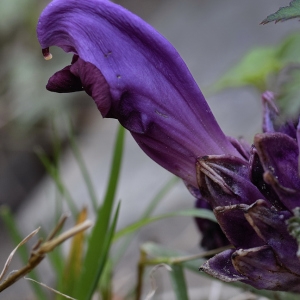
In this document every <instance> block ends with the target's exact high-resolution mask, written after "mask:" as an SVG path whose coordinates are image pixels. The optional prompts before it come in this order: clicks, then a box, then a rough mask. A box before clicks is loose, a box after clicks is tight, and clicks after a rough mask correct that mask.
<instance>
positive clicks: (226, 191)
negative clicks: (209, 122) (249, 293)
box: [197, 92, 300, 292]
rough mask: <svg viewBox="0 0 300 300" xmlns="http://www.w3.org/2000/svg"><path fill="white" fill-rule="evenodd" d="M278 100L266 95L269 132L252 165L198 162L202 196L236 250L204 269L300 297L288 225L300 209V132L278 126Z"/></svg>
mask: <svg viewBox="0 0 300 300" xmlns="http://www.w3.org/2000/svg"><path fill="white" fill-rule="evenodd" d="M273 98H274V95H273V94H272V93H271V92H266V93H264V94H263V102H264V122H263V128H264V133H262V134H257V135H256V136H255V138H254V145H253V146H252V149H251V151H250V152H249V159H248V162H245V161H243V160H241V159H239V158H236V157H232V156H228V155H209V156H207V157H203V158H199V160H198V162H197V165H198V167H197V170H198V171H197V172H198V184H199V189H200V192H201V194H202V196H203V197H204V198H205V199H206V200H207V201H208V202H209V203H210V205H211V206H212V207H213V209H214V213H215V215H216V217H217V220H218V223H219V224H220V226H221V228H222V230H223V232H224V233H225V235H226V237H227V238H228V240H229V241H230V243H231V244H232V245H233V246H234V249H231V250H226V251H224V252H222V253H220V254H218V255H216V256H215V257H213V258H211V259H210V260H208V261H207V262H206V263H205V264H204V265H203V266H202V267H201V269H202V270H203V271H205V272H207V273H209V274H211V275H213V276H214V277H216V278H219V279H221V280H224V281H228V282H234V281H242V282H244V283H247V284H250V285H252V286H254V287H256V288H258V289H270V290H281V291H290V292H300V261H299V258H298V257H297V250H298V245H297V242H296V240H295V239H294V237H292V236H291V235H290V234H289V231H288V226H287V220H288V219H290V218H291V217H292V216H293V209H294V208H296V207H299V206H300V178H299V172H298V158H299V136H300V135H299V133H300V129H299V126H298V128H297V127H296V126H295V125H294V124H293V123H292V122H288V123H286V124H283V125H278V124H277V122H278V118H277V117H276V114H277V113H278V111H277V109H276V107H275V106H274V103H273Z"/></svg>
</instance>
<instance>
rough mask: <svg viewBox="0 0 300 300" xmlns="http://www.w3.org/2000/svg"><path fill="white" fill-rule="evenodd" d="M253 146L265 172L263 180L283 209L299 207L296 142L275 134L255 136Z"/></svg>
mask: <svg viewBox="0 0 300 300" xmlns="http://www.w3.org/2000/svg"><path fill="white" fill-rule="evenodd" d="M254 144H255V147H256V149H257V152H258V155H259V158H260V161H261V163H262V166H263V168H264V170H265V174H264V180H265V181H266V182H267V183H268V184H271V185H272V187H273V189H274V190H275V191H276V193H277V195H278V196H279V198H280V200H281V202H282V203H283V205H284V206H285V207H287V208H288V209H290V210H291V209H293V208H295V207H296V206H299V201H297V195H299V192H300V179H299V176H298V155H299V150H298V145H297V143H296V141H295V140H294V139H293V138H291V137H289V136H288V135H286V134H283V133H278V132H277V133H267V134H257V135H256V136H255V139H254ZM289 194H290V196H289ZM295 196H296V197H295ZM298 199H299V198H298ZM293 201H294V202H293Z"/></svg>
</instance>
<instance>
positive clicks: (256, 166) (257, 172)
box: [249, 147, 286, 210]
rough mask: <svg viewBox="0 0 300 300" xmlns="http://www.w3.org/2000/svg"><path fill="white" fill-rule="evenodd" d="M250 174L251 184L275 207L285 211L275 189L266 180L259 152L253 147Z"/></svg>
mask: <svg viewBox="0 0 300 300" xmlns="http://www.w3.org/2000/svg"><path fill="white" fill-rule="evenodd" d="M249 165H250V167H249V173H250V179H251V182H252V183H253V184H254V185H255V186H256V187H257V188H258V189H259V191H260V192H261V193H262V194H263V195H264V196H265V197H266V199H268V200H269V201H270V203H271V204H272V205H273V206H275V207H276V208H277V209H278V210H284V209H286V207H285V206H284V205H283V204H282V202H281V201H280V199H279V197H278V195H277V194H276V192H275V190H274V188H273V187H272V185H271V184H268V183H267V182H268V181H266V180H265V178H264V169H263V166H262V164H261V162H260V159H259V156H258V154H257V150H256V149H255V148H254V147H253V148H252V150H251V154H250V159H249Z"/></svg>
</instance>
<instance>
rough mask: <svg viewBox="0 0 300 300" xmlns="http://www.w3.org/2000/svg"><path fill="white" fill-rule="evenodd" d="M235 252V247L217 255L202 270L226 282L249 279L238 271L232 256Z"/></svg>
mask: <svg viewBox="0 0 300 300" xmlns="http://www.w3.org/2000/svg"><path fill="white" fill-rule="evenodd" d="M234 252H235V250H234V249H230V250H225V251H223V252H221V253H219V254H217V255H215V256H214V257H213V258H211V259H209V260H208V261H207V262H206V263H205V264H203V265H202V266H201V267H200V271H204V272H205V273H207V274H209V275H211V276H213V277H215V278H218V279H220V280H222V281H225V282H235V281H241V280H247V277H246V276H243V275H242V274H240V273H239V272H237V271H236V269H235V268H234V266H233V264H232V262H231V256H232V254H233V253H234Z"/></svg>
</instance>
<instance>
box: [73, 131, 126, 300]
mask: <svg viewBox="0 0 300 300" xmlns="http://www.w3.org/2000/svg"><path fill="white" fill-rule="evenodd" d="M124 136H125V130H124V128H123V127H121V126H120V127H119V130H118V134H117V140H116V144H115V148H114V154H113V161H112V166H111V171H110V177H109V182H108V187H107V190H106V195H105V198H104V202H103V205H102V206H101V207H100V208H99V209H98V212H97V219H96V223H95V225H94V227H93V230H92V233H91V236H90V238H89V241H88V249H87V253H86V256H85V259H84V263H83V264H84V266H85V268H84V269H83V272H82V273H81V276H80V279H79V283H80V284H78V286H77V289H76V293H75V295H74V296H76V297H77V298H78V299H90V298H91V296H92V294H93V292H94V290H95V288H96V287H97V284H98V281H99V278H100V276H101V272H102V270H103V266H104V262H105V258H106V255H107V251H108V249H106V248H109V246H110V243H109V241H110V240H109V234H110V233H111V232H110V230H109V228H110V227H109V222H110V219H111V215H112V208H113V204H114V198H115V194H116V190H117V184H118V179H119V174H120V168H121V162H122V154H123V146H124Z"/></svg>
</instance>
